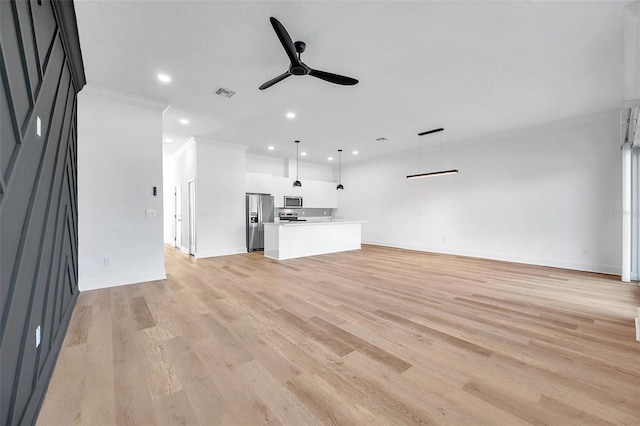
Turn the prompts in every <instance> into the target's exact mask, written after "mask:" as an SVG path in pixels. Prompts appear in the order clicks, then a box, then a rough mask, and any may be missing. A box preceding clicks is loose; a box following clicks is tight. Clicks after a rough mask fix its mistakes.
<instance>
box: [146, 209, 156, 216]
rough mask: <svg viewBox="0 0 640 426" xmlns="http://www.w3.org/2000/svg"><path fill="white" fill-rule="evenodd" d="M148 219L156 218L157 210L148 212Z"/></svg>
mask: <svg viewBox="0 0 640 426" xmlns="http://www.w3.org/2000/svg"><path fill="white" fill-rule="evenodd" d="M147 217H156V211H155V210H147Z"/></svg>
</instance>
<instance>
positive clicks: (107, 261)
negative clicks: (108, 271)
mask: <svg viewBox="0 0 640 426" xmlns="http://www.w3.org/2000/svg"><path fill="white" fill-rule="evenodd" d="M102 262H103V263H104V266H109V265H111V259H110V258H108V257H105V258H104V259H103V261H102Z"/></svg>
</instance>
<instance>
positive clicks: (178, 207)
mask: <svg viewBox="0 0 640 426" xmlns="http://www.w3.org/2000/svg"><path fill="white" fill-rule="evenodd" d="M180 189H181V188H180V185H179V184H178V185H174V187H173V197H174V199H173V203H174V204H173V246H174V247H175V248H179V247H180V245H181V244H182V193H181V190H180Z"/></svg>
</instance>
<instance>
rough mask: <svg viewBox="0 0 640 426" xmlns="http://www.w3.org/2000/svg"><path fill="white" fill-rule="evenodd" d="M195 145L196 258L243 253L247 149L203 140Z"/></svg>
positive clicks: (244, 249) (244, 241) (199, 140)
mask: <svg viewBox="0 0 640 426" xmlns="http://www.w3.org/2000/svg"><path fill="white" fill-rule="evenodd" d="M196 145H197V150H198V152H197V178H196V194H197V201H196V204H197V205H196V211H197V218H196V234H197V239H196V241H197V254H196V257H198V258H201V257H211V256H223V255H228V254H237V253H246V251H247V249H246V237H245V233H246V231H245V219H244V218H245V192H244V186H245V168H246V163H245V162H246V159H245V150H246V147H242V146H239V145H232V144H225V143H219V142H215V141H209V140H207V139H203V138H196Z"/></svg>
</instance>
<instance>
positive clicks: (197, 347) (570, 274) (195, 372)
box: [38, 246, 640, 426]
mask: <svg viewBox="0 0 640 426" xmlns="http://www.w3.org/2000/svg"><path fill="white" fill-rule="evenodd" d="M166 264H167V273H168V278H167V280H166V281H157V282H150V283H144V284H136V285H130V286H124V287H117V288H112V289H105V290H96V291H88V292H83V293H82V294H81V295H80V298H79V300H78V303H77V306H76V308H75V311H74V315H73V318H72V320H71V325H70V328H69V331H68V333H67V336H66V340H65V343H64V347H63V349H62V352H61V354H60V357H59V359H58V363H57V366H56V368H55V372H54V375H53V378H52V380H51V384H50V386H49V390H48V393H47V396H46V399H45V402H44V405H43V408H42V411H41V413H40V417H39V420H38V424H39V425H74V424H80V425H92V426H93V425H101V424H104V425H155V424H166V425H178V424H188V425H197V424H201V425H218V424H225V425H258V424H289V425H296V426H301V425H316V424H340V425H371V424H384V425H401V424H427V425H428V424H454V425H480V424H487V425H520V424H555V425H568V424H580V425H608V424H626V425H638V424H640V343H638V342H636V341H635V340H634V322H633V318H634V316H635V309H636V307H637V306H640V288H639V287H638V286H636V285H634V284H624V283H621V282H619V277H613V276H607V275H599V274H590V273H582V272H574V271H567V270H561V269H553V268H543V267H535V266H527V265H519V264H511V263H504V262H495V261H489V260H479V259H470V258H463V257H457V256H447V255H437V254H429V253H421V252H414V251H408V250H399V249H391V248H383V247H376V246H363V249H362V250H360V251H354V252H347V253H338V254H331V255H323V256H315V257H310V258H303V259H294V260H287V261H280V262H278V261H275V260H270V259H267V258H265V257H264V256H263V255H262V253H251V254H241V255H235V256H225V257H218V258H210V259H199V260H195V259H193V258H192V257H189V256H186V255H183V254H181V253H179V252H178V251H176V250H175V249H172V248H167V249H166Z"/></svg>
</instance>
